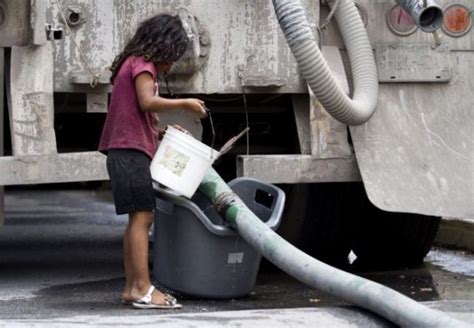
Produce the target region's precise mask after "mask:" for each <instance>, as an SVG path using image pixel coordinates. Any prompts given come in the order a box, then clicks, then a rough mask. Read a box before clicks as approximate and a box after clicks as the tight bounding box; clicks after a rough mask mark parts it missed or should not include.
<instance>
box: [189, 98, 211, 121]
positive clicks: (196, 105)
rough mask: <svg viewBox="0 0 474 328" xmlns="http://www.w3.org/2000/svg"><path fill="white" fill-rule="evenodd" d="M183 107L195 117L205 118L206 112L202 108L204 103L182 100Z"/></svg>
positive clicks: (194, 100)
mask: <svg viewBox="0 0 474 328" xmlns="http://www.w3.org/2000/svg"><path fill="white" fill-rule="evenodd" d="M184 101H185V107H186V108H187V109H189V110H190V111H191V112H193V113H194V114H196V115H197V117H199V118H204V117H206V116H207V111H206V109H205V106H204V101H202V100H199V99H196V98H188V99H184Z"/></svg>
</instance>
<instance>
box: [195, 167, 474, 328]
mask: <svg viewBox="0 0 474 328" xmlns="http://www.w3.org/2000/svg"><path fill="white" fill-rule="evenodd" d="M200 189H201V190H202V191H203V192H204V193H205V194H206V195H207V196H208V197H209V198H210V199H211V201H212V202H213V204H214V206H215V207H216V208H217V209H218V211H219V213H220V214H221V216H222V217H223V218H225V220H226V221H227V222H228V223H229V224H231V225H232V227H233V228H234V229H236V230H237V232H238V233H239V234H240V236H241V237H242V238H244V239H245V240H246V241H247V242H248V243H249V244H250V245H251V246H252V247H254V248H255V249H257V250H258V251H259V252H261V253H262V255H263V256H264V257H265V258H267V259H268V260H269V261H270V262H272V263H273V264H275V265H276V266H277V267H279V268H280V269H282V270H283V271H285V272H286V273H288V274H289V275H291V276H293V277H294V278H296V279H298V280H300V281H302V282H303V283H305V284H307V285H309V286H311V287H314V288H317V289H319V290H321V291H323V292H326V293H329V294H331V295H334V296H336V297H339V298H341V299H343V300H345V301H347V302H349V303H352V304H355V305H358V306H360V307H363V308H366V309H368V310H370V311H373V312H375V313H377V314H379V315H381V316H383V317H384V318H387V319H388V320H390V321H392V322H394V323H396V324H398V325H400V326H403V327H443V328H446V327H467V326H468V325H467V324H466V323H464V322H461V321H459V320H457V319H454V318H451V317H450V316H448V315H446V314H445V313H443V312H440V311H437V310H433V309H430V308H428V307H426V306H424V305H421V304H420V303H418V302H416V301H414V300H412V299H410V298H408V297H406V296H404V295H402V294H400V293H398V292H396V291H394V290H392V289H390V288H387V287H385V286H383V285H381V284H378V283H375V282H372V281H370V280H367V279H364V278H361V277H358V276H355V275H352V274H350V273H347V272H344V271H342V270H339V269H336V268H333V267H331V266H329V265H327V264H325V263H323V262H321V261H318V260H316V259H314V258H312V257H310V256H309V255H307V254H305V253H304V252H302V251H300V250H298V249H297V248H295V247H294V246H292V245H291V244H290V243H288V242H287V241H286V240H284V239H283V238H281V237H280V236H279V235H277V234H276V233H275V232H273V230H271V229H270V228H268V227H267V226H266V225H265V224H264V223H263V222H262V221H261V220H260V219H259V218H257V217H256V216H255V214H253V213H252V212H251V211H250V210H249V209H248V207H247V206H246V205H245V204H244V203H243V201H242V200H241V199H240V198H239V197H238V196H237V195H236V194H234V193H233V192H232V190H231V189H230V188H229V186H227V184H226V183H225V182H224V180H222V178H221V177H220V176H219V175H218V174H217V172H216V171H215V170H214V169H213V168H211V169H210V170H209V172H208V173H207V175H206V176H205V177H204V180H203V181H202V182H201V185H200Z"/></svg>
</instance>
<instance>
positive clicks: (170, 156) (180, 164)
mask: <svg viewBox="0 0 474 328" xmlns="http://www.w3.org/2000/svg"><path fill="white" fill-rule="evenodd" d="M188 162H189V157H188V156H186V155H184V154H183V153H180V152H179V151H177V150H176V149H173V148H171V147H170V146H166V148H165V153H164V154H163V157H162V158H161V159H160V161H159V162H158V163H159V164H161V165H163V166H164V167H166V168H167V169H168V170H170V171H171V172H172V173H173V174H174V175H177V176H179V177H180V176H181V175H182V174H183V171H184V169H185V168H186V165H188Z"/></svg>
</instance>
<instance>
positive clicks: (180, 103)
mask: <svg viewBox="0 0 474 328" xmlns="http://www.w3.org/2000/svg"><path fill="white" fill-rule="evenodd" d="M135 89H136V91H137V97H138V104H139V105H140V109H141V110H142V111H144V112H154V113H160V112H163V111H167V110H173V109H183V108H184V109H187V110H189V111H191V112H193V113H194V114H196V115H197V116H198V117H200V118H202V117H206V116H207V112H206V110H205V109H204V102H203V101H202V100H199V99H195V98H185V99H167V98H162V97H160V96H156V95H155V93H154V89H155V82H154V81H153V77H152V76H151V74H150V73H148V72H143V73H141V74H139V75H137V77H136V78H135Z"/></svg>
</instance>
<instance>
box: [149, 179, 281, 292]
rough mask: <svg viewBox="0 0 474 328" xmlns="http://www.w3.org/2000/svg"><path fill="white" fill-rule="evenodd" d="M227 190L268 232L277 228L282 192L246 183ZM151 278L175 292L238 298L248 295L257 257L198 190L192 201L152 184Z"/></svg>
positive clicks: (252, 181)
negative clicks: (261, 222)
mask: <svg viewBox="0 0 474 328" xmlns="http://www.w3.org/2000/svg"><path fill="white" fill-rule="evenodd" d="M229 187H230V188H231V189H232V190H233V191H234V192H235V193H236V194H237V195H239V197H240V198H241V199H242V200H243V201H244V202H245V204H246V205H247V206H248V207H249V209H250V210H252V211H253V212H254V213H255V214H256V215H257V217H259V218H260V219H261V220H262V221H263V222H266V224H267V225H268V227H270V228H271V229H273V230H275V229H277V228H278V226H279V224H280V221H281V215H282V212H283V207H284V203H285V194H284V192H283V191H282V190H281V189H280V188H278V187H276V186H273V185H270V184H266V183H262V182H260V181H257V180H255V179H250V178H237V179H235V180H232V181H231V182H229ZM155 198H156V212H155V213H156V214H155V224H154V229H153V234H154V246H153V251H154V254H153V263H154V264H153V276H154V279H155V281H156V282H157V283H159V284H160V285H163V286H165V287H167V288H170V289H172V290H174V291H177V292H180V293H184V294H188V295H193V296H198V297H206V298H236V297H241V296H245V295H247V294H248V293H250V292H251V291H252V289H253V287H254V285H255V281H256V279H257V273H258V268H259V265H260V259H261V255H260V253H258V252H257V251H255V250H254V249H252V248H251V247H250V246H249V245H248V244H247V243H246V242H245V241H244V240H243V239H242V238H240V237H239V236H238V234H237V233H236V232H235V230H233V229H232V228H231V227H230V226H228V225H227V224H226V223H225V221H224V220H223V219H222V218H221V217H220V215H219V214H218V213H217V211H216V210H215V209H214V207H213V206H212V204H211V202H210V200H209V199H208V198H207V197H206V196H205V195H204V194H202V193H201V192H200V191H197V192H196V194H195V195H194V196H193V198H192V200H188V199H185V198H183V197H180V196H177V195H176V194H174V193H173V192H172V191H170V190H169V189H161V188H159V187H158V186H157V185H155Z"/></svg>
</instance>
